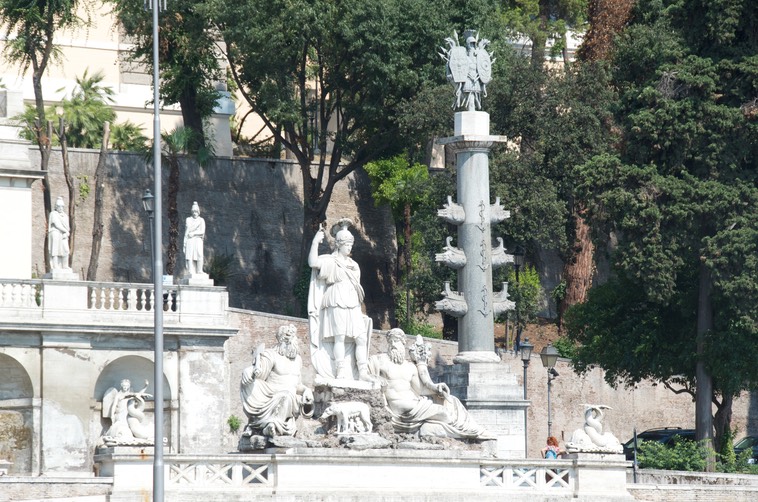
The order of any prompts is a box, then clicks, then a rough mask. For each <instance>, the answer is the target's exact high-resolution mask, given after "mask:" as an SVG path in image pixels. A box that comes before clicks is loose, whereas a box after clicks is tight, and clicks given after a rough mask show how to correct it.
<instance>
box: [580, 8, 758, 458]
mask: <svg viewBox="0 0 758 502" xmlns="http://www.w3.org/2000/svg"><path fill="white" fill-rule="evenodd" d="M716 20H718V21H716ZM756 20H758V10H757V9H756V7H755V5H753V4H752V3H751V4H750V5H748V3H739V2H737V3H735V2H721V1H716V2H701V1H696V2H682V1H673V2H660V1H654V0H649V1H648V0H645V1H640V2H639V3H638V5H637V9H636V12H635V15H634V22H633V23H632V24H631V25H630V26H629V28H628V29H627V30H626V32H625V34H624V35H623V36H622V37H621V38H620V39H619V43H618V47H617V50H616V52H615V56H614V58H615V59H614V65H613V68H614V71H613V84H614V86H615V88H616V89H618V90H619V98H618V101H617V104H616V106H615V112H616V120H617V123H618V124H619V127H620V132H621V134H622V138H623V141H621V142H619V144H618V149H617V151H616V152H614V153H612V154H610V153H600V154H598V155H595V156H594V157H592V158H591V159H590V160H588V161H586V162H585V163H584V164H583V165H580V166H579V167H578V168H576V169H575V170H574V174H575V175H576V179H577V196H578V197H580V198H582V199H583V200H586V201H588V208H589V213H590V214H589V216H590V218H591V220H592V222H593V226H594V228H595V229H596V230H597V231H606V232H614V233H615V235H616V236H617V237H618V245H617V246H616V247H615V250H614V252H613V254H612V255H611V259H612V264H613V267H614V273H615V277H614V279H613V280H611V281H609V282H608V283H607V284H606V285H603V286H599V287H597V288H595V289H594V290H593V291H591V293H590V297H589V299H588V301H587V303H586V304H585V305H581V306H576V308H575V310H574V309H572V310H570V311H569V312H568V313H567V326H568V331H569V337H570V338H571V339H572V340H573V341H575V342H577V343H578V346H579V348H578V352H577V361H575V362H576V365H577V367H578V368H580V369H586V368H588V367H589V366H591V365H592V364H597V365H600V366H601V367H603V368H604V369H605V370H606V379H611V380H617V381H621V382H624V383H627V384H629V383H634V382H636V381H639V379H641V378H654V379H657V380H663V381H668V380H669V379H670V378H672V377H673V376H676V377H677V379H679V381H681V382H684V383H686V384H687V386H689V387H691V386H692V385H694V375H695V367H696V364H697V363H698V361H699V360H700V361H703V362H704V363H705V369H706V371H707V374H708V375H709V376H710V377H712V381H713V389H714V396H713V400H714V402H715V403H716V404H717V407H719V413H720V414H721V415H722V416H723V415H724V414H726V415H727V416H728V414H729V412H728V410H724V409H721V408H722V407H723V406H727V407H728V406H730V404H728V403H730V402H731V401H730V400H728V399H723V400H722V401H719V400H718V397H719V396H722V397H723V396H734V395H737V394H738V393H739V392H740V390H742V389H751V388H755V386H756V385H758V367H757V366H756V365H755V357H754V354H755V352H756V350H758V323H757V322H756V319H758V305H757V304H756V302H755V300H754V299H755V298H756V295H758V258H756V256H758V186H757V183H758V171H757V170H756V169H755V157H756V153H758V144H756V142H755V137H756V133H757V132H758V125H757V124H756V120H755V118H756V117H755V113H754V112H753V111H752V110H753V108H752V105H750V103H753V102H754V99H755V96H756V93H757V92H758V78H756V71H755V68H756V67H755V64H754V63H755V54H756V53H758V39H756V37H755V36H754V29H753V26H754V24H753V23H755V22H756ZM693 26H698V27H699V29H701V30H702V31H698V30H697V29H693ZM700 298H708V299H709V300H710V303H711V304H710V306H709V307H708V312H707V316H706V317H702V318H701V319H708V318H709V317H710V315H712V319H713V320H712V323H708V325H705V328H706V329H704V330H701V333H703V334H702V340H701V342H702V343H700V346H699V347H698V346H697V345H696V344H695V340H696V336H695V335H696V326H698V325H699V324H698V323H699V321H698V315H699V314H703V313H705V312H700V311H701V310H702V308H703V305H704V304H703V303H700V301H699V299H700ZM568 314H570V317H571V320H570V321H568V317H569V315H568ZM701 326H703V324H702V323H701ZM734 347H739V348H740V349H739V350H733V348H734ZM716 425H717V430H716V433H717V441H716V443H717V444H720V441H719V439H720V438H719V436H720V435H723V434H727V431H726V429H724V425H726V427H727V428H728V423H727V424H723V423H722V424H721V427H722V429H723V430H719V428H718V427H719V424H718V423H717V424H716Z"/></svg>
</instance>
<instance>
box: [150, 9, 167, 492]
mask: <svg viewBox="0 0 758 502" xmlns="http://www.w3.org/2000/svg"><path fill="white" fill-rule="evenodd" d="M164 1H165V0H164ZM159 8H160V0H152V9H153V169H154V173H153V176H154V178H155V179H154V180H153V181H154V183H155V185H154V193H155V225H154V231H155V238H154V239H153V242H155V254H154V257H153V258H154V261H153V291H154V297H153V313H154V314H155V325H154V332H155V354H154V359H155V364H154V366H155V374H154V376H153V387H154V394H153V395H154V397H155V401H154V402H155V447H154V450H155V451H154V454H153V502H163V470H164V469H163V204H162V199H163V188H162V177H161V118H160V108H159V103H160V101H159V96H158V95H159V92H158V91H159V88H160V87H159V85H160V84H159V75H160V71H159V67H158V11H159Z"/></svg>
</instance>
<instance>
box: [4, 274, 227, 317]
mask: <svg viewBox="0 0 758 502" xmlns="http://www.w3.org/2000/svg"><path fill="white" fill-rule="evenodd" d="M154 296H155V295H154V292H153V285H152V284H134V283H119V282H88V281H56V280H49V279H30V280H19V279H0V315H2V316H3V317H4V318H5V319H6V320H12V319H13V318H18V319H19V320H24V321H27V322H29V321H31V322H34V321H40V322H65V321H73V320H76V321H77V322H78V323H81V322H82V321H83V320H84V322H85V323H87V322H93V323H108V324H116V323H119V324H121V323H127V324H131V325H142V324H145V325H148V324H151V323H152V322H153V318H154V315H155V312H154V308H155V304H156V303H158V302H156V301H155V298H154ZM160 303H162V305H163V312H164V323H166V324H204V325H205V324H211V325H213V324H223V323H224V322H225V319H226V314H227V308H228V304H229V299H228V293H227V291H226V289H225V288H222V287H212V286H211V287H205V286H187V285H166V286H164V287H163V299H162V300H161V301H160Z"/></svg>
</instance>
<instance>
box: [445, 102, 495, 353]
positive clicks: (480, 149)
mask: <svg viewBox="0 0 758 502" xmlns="http://www.w3.org/2000/svg"><path fill="white" fill-rule="evenodd" d="M505 141H506V138H505V137H504V136H490V134H489V114H488V113H486V112H481V111H465V112H458V113H456V114H455V136H453V137H450V138H443V139H441V140H440V143H442V144H448V145H451V147H452V148H453V150H454V151H455V152H456V160H457V172H458V187H457V189H458V196H457V197H458V204H454V203H452V201H451V202H450V205H451V206H455V207H454V208H453V209H455V210H456V211H455V212H456V213H457V216H453V217H445V216H444V215H443V214H442V213H443V212H444V210H443V211H441V214H440V215H441V216H442V217H443V218H444V219H446V220H447V221H449V222H450V223H454V224H456V225H458V246H459V248H460V250H461V251H462V252H463V254H464V255H465V264H464V265H463V266H462V268H460V270H459V272H458V291H459V292H449V291H448V292H447V294H446V299H447V300H448V301H452V302H455V303H457V305H458V308H452V309H445V308H444V307H442V308H441V310H444V311H446V312H448V313H451V314H452V315H456V316H457V317H458V356H457V357H456V359H455V362H460V363H470V362H488V361H489V362H497V361H499V360H500V358H499V357H498V356H497V354H496V353H495V335H494V330H495V321H494V314H493V312H494V305H493V301H494V298H493V293H492V237H491V233H490V224H491V221H492V214H491V212H492V206H491V205H490V185H489V151H490V148H491V147H492V145H493V144H494V143H496V142H505ZM461 209H462V211H461ZM498 221H499V220H498ZM446 290H447V288H446ZM453 311H454V312H453Z"/></svg>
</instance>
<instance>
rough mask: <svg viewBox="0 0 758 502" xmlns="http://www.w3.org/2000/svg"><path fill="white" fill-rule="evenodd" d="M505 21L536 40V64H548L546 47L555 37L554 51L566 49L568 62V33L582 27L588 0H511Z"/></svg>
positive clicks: (521, 33)
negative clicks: (569, 30) (546, 61)
mask: <svg viewBox="0 0 758 502" xmlns="http://www.w3.org/2000/svg"><path fill="white" fill-rule="evenodd" d="M502 12H503V23H504V24H505V26H507V27H508V28H509V30H510V31H511V32H512V33H514V34H515V35H517V36H518V35H525V36H526V37H527V38H529V40H530V41H531V43H532V54H531V61H532V65H534V66H536V67H542V66H543V65H544V64H545V48H546V46H547V41H548V40H549V39H553V40H555V41H556V42H557V43H556V44H554V46H553V50H554V51H562V53H563V54H562V55H563V59H564V63H568V54H567V52H566V49H567V47H566V33H567V31H568V29H569V28H574V29H577V28H580V27H581V26H582V25H583V23H584V22H585V20H586V16H587V0H509V1H506V2H504V6H503V9H502Z"/></svg>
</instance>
